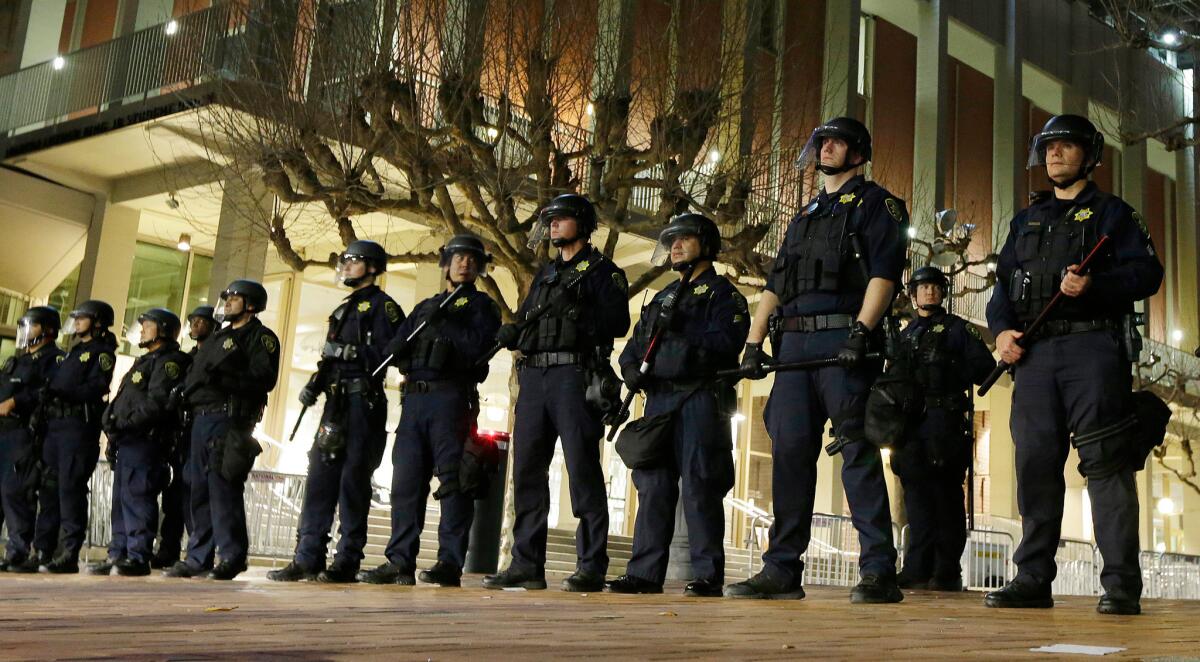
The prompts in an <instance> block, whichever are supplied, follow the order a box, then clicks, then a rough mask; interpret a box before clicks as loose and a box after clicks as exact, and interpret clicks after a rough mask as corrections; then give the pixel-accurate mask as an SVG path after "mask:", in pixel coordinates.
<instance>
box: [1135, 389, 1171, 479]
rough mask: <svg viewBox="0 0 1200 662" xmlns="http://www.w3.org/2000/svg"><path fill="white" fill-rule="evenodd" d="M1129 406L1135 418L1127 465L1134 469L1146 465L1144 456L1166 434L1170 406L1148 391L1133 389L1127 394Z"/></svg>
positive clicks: (1169, 418) (1136, 469) (1169, 420)
mask: <svg viewBox="0 0 1200 662" xmlns="http://www.w3.org/2000/svg"><path fill="white" fill-rule="evenodd" d="M1129 400H1130V408H1131V410H1132V411H1133V415H1134V417H1135V418H1137V422H1138V425H1137V427H1135V428H1134V432H1133V440H1132V441H1133V443H1132V444H1130V446H1129V465H1130V468H1132V469H1133V470H1134V471H1141V470H1142V469H1144V468H1145V467H1146V458H1148V457H1150V453H1151V452H1152V451H1153V450H1154V449H1155V448H1156V447H1158V446H1161V445H1162V443H1163V440H1164V439H1165V438H1166V436H1167V424H1168V423H1170V422H1171V408H1170V407H1168V406H1167V403H1165V402H1163V400H1162V398H1160V397H1158V396H1157V395H1155V394H1153V393H1151V392H1150V391H1134V392H1133V393H1131V394H1130V395H1129Z"/></svg>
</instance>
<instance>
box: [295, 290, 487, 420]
mask: <svg viewBox="0 0 1200 662" xmlns="http://www.w3.org/2000/svg"><path fill="white" fill-rule="evenodd" d="M463 285H466V283H459V284H458V287H456V288H454V290H453V291H452V292H450V295H449V296H447V297H446V298H445V299H442V302H441V303H439V304H438V306H437V308H434V309H433V314H431V315H430V316H429V317H426V318H425V319H423V320H421V323H420V324H418V325H417V328H415V329H413V330H412V333H410V334H408V337H407V338H405V339H404V344H405V345H407V344H408V343H410V342H412V341H413V338H416V337H417V335H418V334H419V333H421V332H422V331H424V330H425V327H426V326H428V325H429V323H430V322H432V321H433V320H435V319H437V317H438V314H439V313H441V312H442V309H444V308H445V307H446V306H447V305H448V304H449V303H450V302H451V301H453V300H454V298H455V297H456V296H457V295H458V291H459V290H461V289H462V288H463ZM395 356H396V354H395V353H394V352H393V353H391V354H388V355H387V358H385V359H384V360H383V362H382V363H380V364H379V367H377V368H375V370H373V371H372V372H371V377H378V376H379V373H380V372H383V371H384V370H385V369H386V368H387V367H388V364H389V363H391V362H392V359H393V358H395ZM300 415H301V416H303V415H304V412H301V413H300ZM296 425H297V426H299V425H300V422H299V421H296ZM292 434H295V433H294V432H293V433H292Z"/></svg>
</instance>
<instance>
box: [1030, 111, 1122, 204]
mask: <svg viewBox="0 0 1200 662" xmlns="http://www.w3.org/2000/svg"><path fill="white" fill-rule="evenodd" d="M1055 140H1067V141H1070V142H1073V143H1075V144H1077V145H1079V146H1080V147H1081V148H1082V149H1083V163H1080V164H1079V171H1078V172H1077V173H1075V176H1074V177H1071V178H1070V179H1068V180H1065V181H1062V182H1058V181H1054V180H1051V183H1052V184H1053V185H1054V186H1055V187H1056V188H1068V187H1070V186H1071V185H1072V184H1074V183H1075V182H1077V181H1079V180H1081V179H1087V176H1088V175H1090V174H1091V172H1092V170H1094V169H1095V168H1096V166H1098V165H1100V162H1101V160H1102V159H1103V157H1104V135H1103V134H1102V133H1100V132H1099V131H1098V130H1096V125H1095V124H1092V122H1091V120H1089V119H1088V118H1086V117H1082V116H1080V115H1055V116H1054V117H1051V118H1050V120H1049V121H1048V122H1046V124H1045V126H1043V127H1042V130H1041V131H1039V132H1038V133H1037V134H1036V135H1034V136H1033V139H1032V140H1031V141H1030V143H1029V161H1028V162H1027V163H1026V164H1025V167H1026V168H1032V167H1034V166H1044V165H1046V147H1047V146H1048V145H1049V144H1050V143H1051V142H1053V141H1055Z"/></svg>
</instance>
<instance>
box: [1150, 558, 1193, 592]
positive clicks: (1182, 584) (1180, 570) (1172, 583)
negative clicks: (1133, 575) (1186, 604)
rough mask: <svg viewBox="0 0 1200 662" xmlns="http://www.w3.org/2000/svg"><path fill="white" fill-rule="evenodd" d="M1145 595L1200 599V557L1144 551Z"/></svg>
mask: <svg viewBox="0 0 1200 662" xmlns="http://www.w3.org/2000/svg"><path fill="white" fill-rule="evenodd" d="M1141 562H1142V580H1143V583H1144V586H1143V589H1142V597H1146V598H1165V599H1170V600H1200V556H1195V555H1192V554H1172V553H1158V552H1142V554H1141Z"/></svg>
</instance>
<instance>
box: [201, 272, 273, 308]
mask: <svg viewBox="0 0 1200 662" xmlns="http://www.w3.org/2000/svg"><path fill="white" fill-rule="evenodd" d="M234 294H236V295H238V296H240V297H242V299H244V300H245V301H246V306H247V307H249V308H252V309H253V310H254V312H256V313H261V312H262V311H264V310H266V309H267V289H266V288H265V287H263V286H262V283H260V282H258V281H256V280H246V279H239V280H235V281H233V282H232V283H230V284H229V287H226V288H225V291H224V292H221V300H222V301H224V300H225V299H228V298H229V297H230V296H231V295H234ZM214 317H215V313H214Z"/></svg>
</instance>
